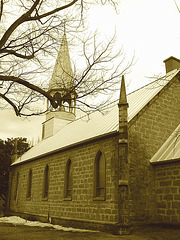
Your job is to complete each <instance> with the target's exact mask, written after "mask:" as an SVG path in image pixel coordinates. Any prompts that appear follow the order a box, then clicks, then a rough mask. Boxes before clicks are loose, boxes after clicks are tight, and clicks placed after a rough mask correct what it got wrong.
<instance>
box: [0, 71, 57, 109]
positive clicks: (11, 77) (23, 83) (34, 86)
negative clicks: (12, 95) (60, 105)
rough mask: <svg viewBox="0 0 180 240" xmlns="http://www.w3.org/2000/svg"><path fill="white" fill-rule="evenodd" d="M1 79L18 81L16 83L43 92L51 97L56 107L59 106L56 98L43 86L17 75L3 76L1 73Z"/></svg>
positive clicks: (50, 99)
mask: <svg viewBox="0 0 180 240" xmlns="http://www.w3.org/2000/svg"><path fill="white" fill-rule="evenodd" d="M0 80H2V81H6V82H10V81H12V82H16V83H19V84H21V85H23V86H25V87H27V88H29V89H31V90H33V91H35V92H38V93H40V94H42V95H43V96H45V97H46V98H47V99H49V101H50V102H51V104H52V106H53V107H54V108H56V107H57V104H56V102H55V101H54V98H53V97H52V96H51V95H50V94H49V92H46V91H44V90H43V89H42V88H40V87H38V86H36V85H34V84H32V83H29V82H28V81H25V80H23V79H21V78H19V77H15V76H3V75H0Z"/></svg>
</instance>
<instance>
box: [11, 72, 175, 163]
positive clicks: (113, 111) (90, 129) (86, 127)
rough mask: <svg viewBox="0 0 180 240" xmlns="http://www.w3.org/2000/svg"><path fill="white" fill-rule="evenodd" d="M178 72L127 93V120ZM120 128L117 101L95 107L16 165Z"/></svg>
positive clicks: (23, 156) (41, 143) (38, 145)
mask: <svg viewBox="0 0 180 240" xmlns="http://www.w3.org/2000/svg"><path fill="white" fill-rule="evenodd" d="M178 72H179V70H173V71H171V72H170V73H168V75H167V76H165V77H164V78H161V79H159V80H156V81H154V82H152V83H150V84H148V85H146V86H144V87H142V88H140V89H138V90H136V91H134V92H132V93H130V94H128V95H127V101H128V103H129V108H128V121H131V119H132V118H133V117H134V116H136V114H137V113H138V112H139V111H140V110H141V109H142V108H143V107H144V106H145V105H146V104H148V102H149V101H150V100H151V99H152V98H153V97H154V96H155V95H156V94H157V93H158V92H159V91H160V90H161V89H162V88H163V87H164V86H165V85H166V84H167V83H168V82H169V81H170V80H171V79H172V78H173V77H174V76H175V75H176V74H177V73H178ZM118 128H119V110H118V101H116V102H114V103H111V104H109V106H108V107H107V108H106V109H103V111H102V113H100V112H98V111H96V112H94V113H92V114H90V115H89V116H85V117H83V118H80V119H77V120H75V121H74V122H71V123H69V124H67V125H66V126H65V127H63V128H62V129H61V130H60V131H59V132H57V133H56V134H55V135H53V136H52V137H49V138H46V139H44V140H42V141H41V142H39V143H38V144H37V145H36V146H34V147H33V148H32V149H30V150H29V151H28V152H26V153H25V154H23V155H22V156H21V157H20V158H18V159H17V160H16V161H15V162H14V163H13V164H12V165H16V164H19V163H22V162H25V161H28V160H32V159H35V158H37V157H40V156H44V155H47V154H49V153H53V152H55V151H58V150H62V149H64V148H67V147H70V146H72V145H75V144H77V143H82V142H84V141H87V140H91V139H94V138H97V137H100V136H103V135H106V134H110V133H113V132H117V131H118Z"/></svg>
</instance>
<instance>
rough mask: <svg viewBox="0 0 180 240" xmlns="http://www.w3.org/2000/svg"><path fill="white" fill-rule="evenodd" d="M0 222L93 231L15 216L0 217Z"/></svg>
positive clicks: (72, 230) (75, 230)
mask: <svg viewBox="0 0 180 240" xmlns="http://www.w3.org/2000/svg"><path fill="white" fill-rule="evenodd" d="M0 223H11V224H14V225H25V226H31V227H49V228H54V229H56V230H60V231H66V232H68V231H71V232H93V231H90V230H85V229H76V228H70V227H62V226H60V225H53V224H51V223H42V222H38V221H28V220H26V219H23V218H20V217H17V216H10V217H0Z"/></svg>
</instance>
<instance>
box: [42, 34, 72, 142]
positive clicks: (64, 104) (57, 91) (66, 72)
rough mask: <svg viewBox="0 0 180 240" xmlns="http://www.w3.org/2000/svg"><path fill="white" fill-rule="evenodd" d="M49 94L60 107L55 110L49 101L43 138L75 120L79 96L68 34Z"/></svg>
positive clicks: (61, 49)
mask: <svg viewBox="0 0 180 240" xmlns="http://www.w3.org/2000/svg"><path fill="white" fill-rule="evenodd" d="M49 93H50V94H51V96H52V97H54V99H55V101H56V102H57V104H58V107H57V108H56V109H53V107H52V106H51V105H50V102H49V101H48V103H47V114H46V121H45V122H44V123H43V133H42V137H43V138H47V137H50V136H52V135H54V134H55V133H56V132H57V131H59V130H60V129H61V128H62V127H63V126H65V125H66V124H67V123H69V122H71V121H74V120H75V109H76V98H77V94H76V91H75V89H74V77H73V71H72V67H71V60H70V56H69V48H68V42H67V37H66V33H64V35H63V37H62V42H61V46H60V50H59V52H58V56H57V59H56V63H55V66H54V70H53V74H52V77H51V80H50V82H49Z"/></svg>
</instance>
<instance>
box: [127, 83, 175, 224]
mask: <svg viewBox="0 0 180 240" xmlns="http://www.w3.org/2000/svg"><path fill="white" fill-rule="evenodd" d="M179 87H180V81H179V80H178V79H174V80H173V81H172V82H171V83H169V85H168V86H166V87H165V88H164V89H163V90H162V91H161V92H160V93H159V94H158V95H156V96H155V98H154V99H152V100H151V101H150V102H149V103H148V104H147V105H146V106H145V107H144V108H143V109H142V110H141V111H140V112H139V113H138V115H136V116H135V117H134V119H132V120H131V122H130V123H129V164H130V170H129V181H130V183H129V186H130V187H129V191H130V212H131V213H130V214H131V220H132V221H133V222H134V223H148V222H149V223H153V222H154V221H156V207H157V206H156V195H155V189H156V185H155V172H154V166H152V165H151V163H150V159H151V158H152V157H153V155H154V154H155V153H156V152H157V151H158V150H159V148H160V147H161V146H162V144H163V143H164V142H165V141H166V140H167V139H168V138H169V136H170V134H171V133H172V132H173V131H174V130H175V128H176V127H177V126H178V125H179V119H180V97H179V95H180V88H179ZM174 170H175V169H174ZM159 174H161V169H159ZM162 174H163V172H162ZM177 180H178V179H176V181H174V182H172V179H166V180H164V181H163V182H161V183H159V184H162V185H164V186H161V185H159V188H160V187H164V188H165V187H166V191H167V189H168V187H170V186H172V187H175V186H173V184H178V182H177ZM165 185H167V186H165ZM177 194H178V193H177ZM164 197H165V199H162V201H161V200H160V199H159V201H158V204H162V205H163V204H165V202H166V203H167V202H168V201H171V200H170V198H172V195H168V194H167V195H166V196H164ZM168 198H169V200H168ZM175 198H178V196H177V195H176V197H175V196H173V201H175V202H176V203H175V204H177V200H175ZM163 206H164V205H163ZM162 209H163V208H162ZM162 209H161V211H162ZM164 210H165V209H163V211H164ZM168 210H170V209H168ZM171 210H173V209H171ZM168 213H169V214H170V212H168ZM165 214H166V212H165Z"/></svg>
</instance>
